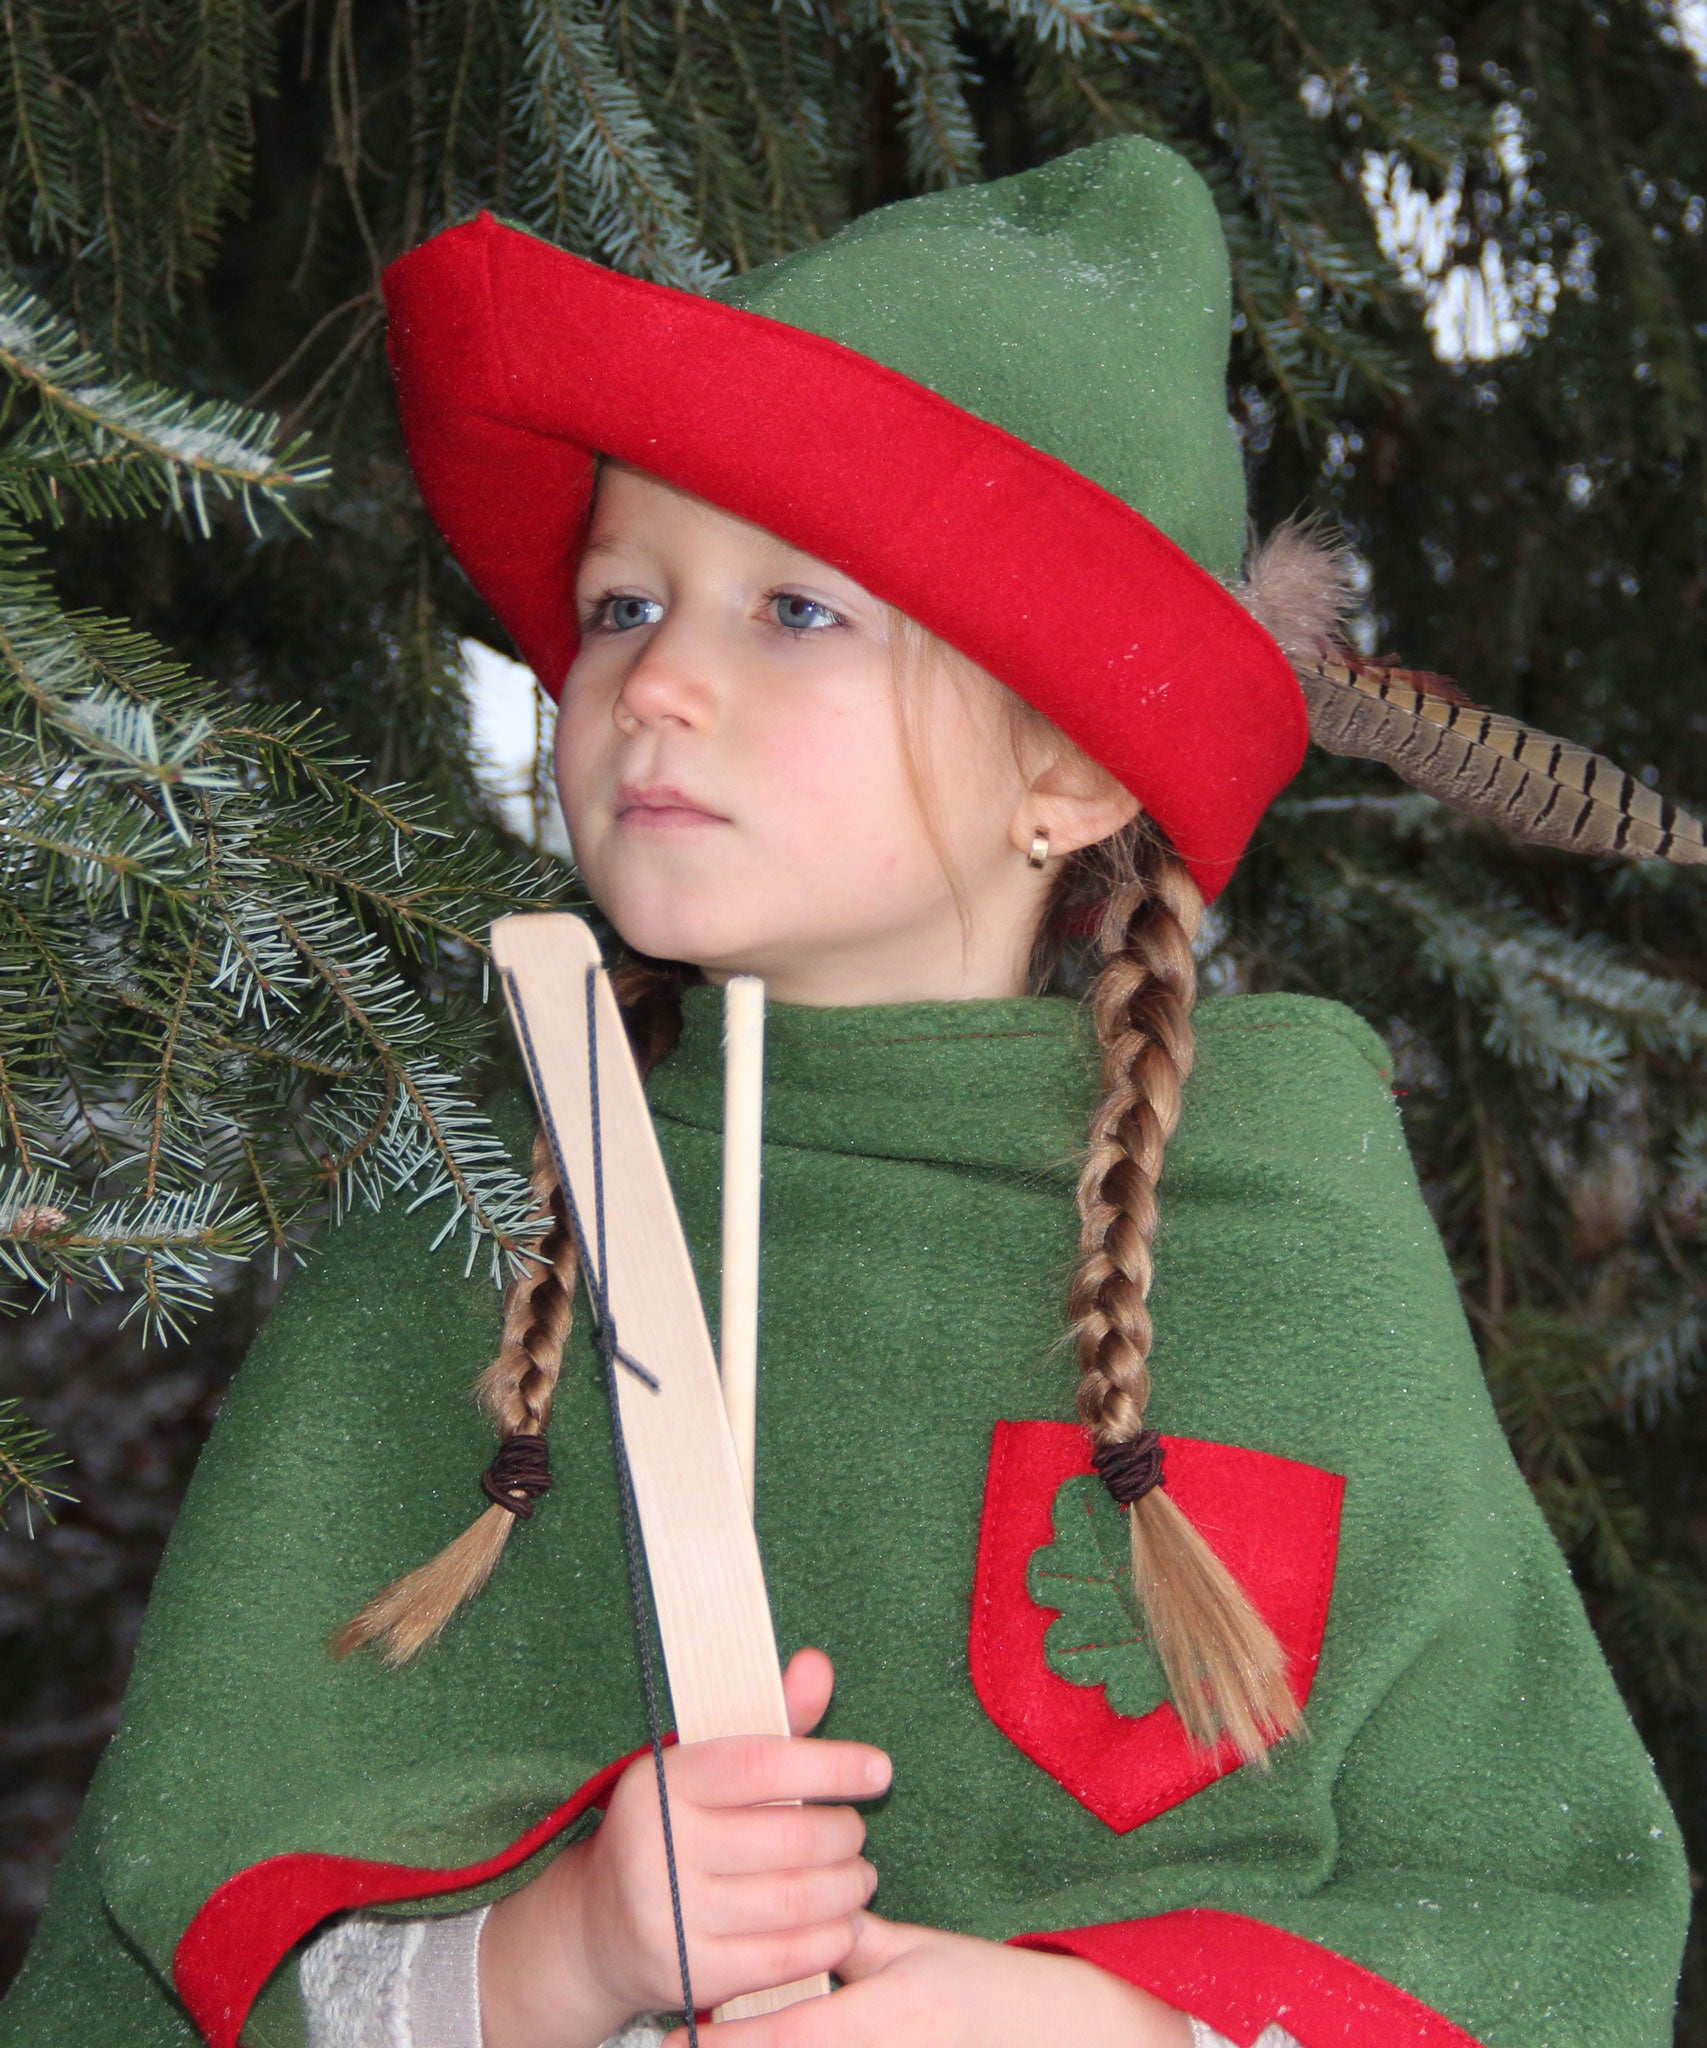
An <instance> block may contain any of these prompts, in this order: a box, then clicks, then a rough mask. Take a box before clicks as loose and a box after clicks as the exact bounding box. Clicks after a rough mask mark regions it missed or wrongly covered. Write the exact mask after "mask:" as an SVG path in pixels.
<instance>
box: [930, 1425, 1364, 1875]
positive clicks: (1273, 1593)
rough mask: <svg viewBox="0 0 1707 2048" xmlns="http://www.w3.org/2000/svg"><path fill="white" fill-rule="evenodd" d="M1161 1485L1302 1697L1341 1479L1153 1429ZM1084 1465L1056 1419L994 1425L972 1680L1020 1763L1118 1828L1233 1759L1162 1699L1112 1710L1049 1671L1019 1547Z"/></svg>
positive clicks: (1329, 1566) (1329, 1563) (1077, 1434)
mask: <svg viewBox="0 0 1707 2048" xmlns="http://www.w3.org/2000/svg"><path fill="white" fill-rule="evenodd" d="M1163 1443H1164V1444H1165V1445H1166V1448H1167V1473H1168V1476H1167V1488H1168V1492H1169V1494H1170V1495H1171V1496H1172V1497H1173V1500H1174V1502H1175V1504H1176V1506H1178V1507H1179V1508H1181V1509H1183V1511H1184V1512H1185V1513H1186V1514H1187V1515H1189V1516H1190V1518H1191V1520H1192V1522H1193V1523H1194V1524H1195V1525H1196V1527H1197V1529H1198V1531H1199V1533H1200V1534H1201V1535H1202V1536H1203V1538H1204V1540H1205V1541H1206V1542H1207V1543H1208V1544H1209V1546H1210V1548H1211V1549H1212V1550H1213V1551H1214V1552H1215V1554H1216V1556H1217V1557H1219V1558H1220V1560H1221V1562H1222V1563H1223V1564H1224V1565H1226V1567H1227V1569H1228V1570H1229V1571H1230V1572H1231V1573H1232V1574H1233V1576H1234V1578H1236V1579H1237V1580H1238V1582H1239V1584H1240V1585H1241V1586H1243V1587H1244V1589H1245V1592H1246V1593H1247V1594H1248V1595H1249V1597H1250V1599H1251V1601H1252V1602H1253V1604H1254V1605H1255V1606H1256V1608H1257V1611H1258V1612H1259V1613H1260V1614H1261V1615H1262V1617H1263V1619H1264V1620H1265V1621H1266V1622H1267V1623H1268V1625H1269V1627H1270V1628H1272V1629H1273V1630H1274V1632H1275V1634H1276V1635H1277V1636H1278V1637H1279V1638H1280V1641H1281V1644H1282V1646H1283V1647H1284V1649H1285V1650H1286V1652H1287V1657H1288V1667H1287V1670H1288V1676H1289V1678H1290V1679H1291V1682H1292V1690H1293V1693H1294V1695H1295V1696H1296V1698H1297V1699H1298V1700H1299V1701H1300V1702H1302V1701H1305V1700H1307V1699H1308V1698H1309V1694H1310V1687H1311V1685H1312V1683H1313V1682H1314V1680H1315V1676H1316V1666H1317V1664H1318V1662H1319V1661H1320V1659H1321V1654H1322V1636H1323V1632H1324V1631H1325V1629H1326V1627H1327V1621H1328V1606H1329V1603H1330V1601H1331V1600H1332V1597H1333V1588H1334V1567H1335V1564H1336V1562H1337V1560H1338V1557H1339V1527H1340V1507H1341V1503H1342V1502H1343V1500H1344V1498H1345V1481H1344V1480H1343V1479H1342V1478H1341V1477H1340V1476H1339V1475H1338V1473H1335V1472H1324V1471H1322V1470H1321V1469H1320V1467H1318V1466H1315V1465H1305V1464H1301V1463H1299V1461H1298V1460H1297V1459H1294V1458H1279V1457H1275V1456H1273V1455H1272V1454H1271V1453H1270V1452H1267V1451H1252V1450H1246V1449H1244V1448H1242V1447H1241V1446H1239V1445H1237V1444H1217V1443H1203V1442H1199V1441H1198V1440H1196V1439H1195V1438H1192V1437H1177V1436H1174V1437H1164V1438H1163ZM1094 1470H1095V1467H1094V1466H1093V1465H1092V1463H1091V1446H1090V1439H1089V1437H1088V1436H1087V1435H1086V1434H1085V1432H1084V1431H1083V1430H1082V1429H1080V1428H1079V1427H1078V1426H1077V1425H1076V1424H1074V1423H1069V1422H998V1423H997V1424H996V1431H995V1437H994V1440H993V1441H992V1443H991V1446H990V1470H989V1478H988V1480H987V1482H986V1486H985V1492H984V1521H983V1527H982V1529H981V1530H980V1532H979V1538H978V1572H977V1578H976V1580H975V1582H974V1586H973V1594H972V1638H971V1645H970V1648H971V1665H972V1683H973V1685H974V1687H975V1688H976V1689H977V1693H978V1697H979V1699H980V1700H981V1701H982V1702H983V1706H984V1711H985V1712H986V1713H987V1714H988V1715H989V1716H990V1718H991V1720H992V1721H994V1722H995V1724H996V1726H997V1727H998V1728H1000V1729H1001V1730H1002V1732H1003V1734H1004V1735H1006V1736H1008V1738H1009V1739H1010V1740H1011V1741H1013V1742H1014V1743H1016V1744H1017V1745H1018V1746H1019V1747H1020V1748H1021V1749H1022V1750H1024V1752H1025V1753H1026V1755H1027V1756H1028V1757H1030V1758H1031V1760H1032V1762H1033V1763H1035V1764H1038V1765H1040V1766H1041V1767H1042V1768H1043V1769H1044V1770H1046V1771H1047V1772H1048V1773H1049V1775H1050V1776H1051V1777H1052V1778H1054V1779H1056V1780H1057V1781H1058V1782H1059V1783H1060V1784H1062V1785H1063V1786H1065V1787H1066V1789H1067V1790H1068V1791H1069V1792H1071V1793H1072V1795H1073V1797H1074V1798H1075V1799H1077V1800H1078V1801H1079V1803H1080V1804H1081V1805H1082V1806H1086V1807H1088V1808H1089V1809H1090V1811H1091V1812H1092V1813H1094V1814H1095V1815H1096V1816H1097V1818H1098V1819H1099V1820H1101V1821H1105V1822H1106V1823H1107V1824H1108V1826H1109V1827H1111V1828H1114V1829H1116V1830H1117V1831H1119V1832H1120V1833H1122V1834H1124V1833H1125V1832H1126V1831H1127V1830H1128V1829H1130V1828H1135V1827H1138V1826H1139V1825H1140V1824H1141V1823H1142V1822H1144V1821H1147V1820H1152V1819H1154V1818H1155V1816H1156V1815H1157V1814H1158V1813H1162V1812H1165V1811H1166V1809H1167V1808H1168V1807H1170V1806H1177V1805H1178V1804H1179V1803H1180V1801H1181V1800H1184V1799H1189V1798H1190V1797H1191V1796H1192V1794H1193V1793H1194V1792H1201V1791H1202V1790H1203V1788H1204V1787H1205V1786H1206V1785H1211V1784H1213V1783H1214V1782H1215V1780H1216V1779H1217V1778H1221V1777H1225V1776H1226V1775H1227V1773H1228V1772H1229V1771H1235V1770H1237V1769H1239V1767H1240V1763H1241V1759H1240V1756H1239V1752H1238V1750H1237V1749H1235V1748H1234V1746H1233V1744H1232V1743H1231V1742H1223V1743H1221V1744H1220V1745H1219V1747H1217V1748H1215V1749H1212V1750H1203V1749H1199V1748H1198V1747H1197V1745H1196V1744H1195V1743H1194V1742H1193V1741H1192V1739H1191V1737H1190V1736H1189V1735H1188V1734H1187V1733H1186V1730H1185V1724H1184V1722H1183V1721H1181V1719H1180V1717H1179V1714H1178V1712H1177V1711H1176V1710H1175V1708H1174V1707H1173V1706H1172V1704H1171V1703H1170V1704H1167V1705H1163V1706H1160V1707H1157V1708H1155V1709H1154V1711H1153V1712H1151V1713H1148V1714H1140V1715H1136V1716H1133V1715H1127V1714H1117V1713H1116V1712H1115V1711H1114V1709H1113V1708H1112V1707H1111V1706H1110V1705H1109V1704H1108V1696H1107V1694H1106V1693H1105V1691H1104V1689H1103V1688H1102V1687H1101V1686H1100V1685H1096V1686H1088V1685H1074V1684H1072V1683H1071V1681H1070V1680H1068V1679H1065V1678H1060V1677H1057V1675H1056V1674H1055V1673H1054V1672H1053V1671H1051V1670H1050V1669H1049V1666H1048V1663H1047V1662H1046V1660H1045V1656H1044V1637H1045V1636H1046V1635H1047V1634H1048V1632H1049V1625H1050V1623H1051V1622H1052V1621H1053V1620H1054V1619H1055V1616H1056V1613H1057V1612H1058V1610H1057V1609H1055V1608H1051V1607H1040V1606H1038V1605H1037V1603H1036V1602H1035V1601H1034V1600H1033V1599H1032V1597H1031V1594H1030V1592H1029V1590H1028V1589H1027V1584H1026V1577H1027V1569H1028V1567H1029V1565H1030V1563H1031V1559H1032V1556H1033V1555H1034V1553H1035V1552H1036V1551H1038V1550H1040V1549H1041V1548H1042V1547H1043V1546H1044V1545H1045V1544H1046V1543H1048V1542H1050V1541H1051V1540H1052V1538H1053V1535H1054V1508H1055V1496H1056V1495H1057V1493H1059V1492H1060V1490H1061V1487H1062V1485H1063V1484H1064V1483H1065V1481H1067V1480H1068V1479H1071V1478H1075V1477H1077V1476H1078V1475H1080V1474H1082V1473H1089V1472H1092V1471H1094Z"/></svg>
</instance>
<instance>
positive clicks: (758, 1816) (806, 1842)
mask: <svg viewBox="0 0 1707 2048" xmlns="http://www.w3.org/2000/svg"><path fill="white" fill-rule="evenodd" d="M701 1843H702V1849H701V1859H700V1860H701V1865H702V1867H703V1868H704V1869H705V1871H706V1872H707V1873H708V1874H709V1875H711V1876H714V1877H748V1876H753V1875H756V1874H757V1873H759V1872H762V1871H775V1870H809V1869H822V1868H825V1867H827V1866H829V1865H831V1864H836V1863H846V1862H848V1861H850V1860H851V1859H852V1858H854V1857H857V1856H858V1855H859V1852H860V1850H861V1849H862V1848H864V1846H865V1821H864V1819H863V1818H862V1817H861V1816H860V1815H859V1814H857V1813H856V1812H855V1811H854V1810H853V1808H852V1807H851V1806H755V1807H750V1808H748V1809H746V1810H744V1811H743V1810H740V1809H737V1810H735V1811H733V1812H727V1811H726V1812H722V1813H719V1814H718V1815H717V1816H716V1819H715V1822H714V1823H712V1824H710V1825H709V1826H708V1827H707V1829H706V1830H705V1832H704V1833H703V1835H702V1836H701Z"/></svg>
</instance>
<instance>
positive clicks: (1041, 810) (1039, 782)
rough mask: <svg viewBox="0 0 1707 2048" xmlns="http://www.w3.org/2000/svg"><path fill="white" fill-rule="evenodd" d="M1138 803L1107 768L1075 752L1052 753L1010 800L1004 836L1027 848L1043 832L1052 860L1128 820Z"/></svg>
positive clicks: (1092, 842)
mask: <svg viewBox="0 0 1707 2048" xmlns="http://www.w3.org/2000/svg"><path fill="white" fill-rule="evenodd" d="M1140 808H1141V806H1140V804H1139V802H1138V799H1137V798H1136V797H1135V796H1134V795H1133V794H1132V792H1131V791H1130V790H1128V789H1123V788H1122V787H1121V786H1120V784H1119V783H1118V782H1116V781H1115V779H1114V777H1113V776H1112V775H1110V774H1109V772H1108V770H1107V769H1106V768H1099V767H1098V766H1097V764H1096V763H1095V762H1094V761H1088V760H1086V759H1085V757H1084V755H1082V754H1079V753H1076V752H1075V753H1071V754H1064V755H1057V756H1056V757H1055V758H1054V759H1053V760H1051V761H1050V762H1049V763H1048V764H1047V765H1046V766H1044V767H1043V768H1041V769H1039V771H1038V772H1037V773H1036V774H1035V775H1034V776H1033V777H1032V779H1031V783H1030V786H1029V787H1028V788H1027V790H1026V792H1025V794H1024V796H1022V797H1021V798H1020V800H1019V802H1018V804H1016V805H1015V807H1014V812H1013V816H1012V817H1011V818H1010V819H1009V821H1008V838H1009V839H1010V840H1011V841H1012V842H1013V844H1014V845H1015V846H1016V847H1017V848H1018V849H1019V851H1020V852H1021V853H1029V852H1030V851H1031V844H1032V841H1033V840H1034V839H1035V838H1036V837H1037V835H1038V833H1040V832H1046V833H1048V835H1049V858H1050V859H1051V860H1057V859H1059V858H1061V857H1062V856H1064V855H1066V854H1069V853H1077V852H1078V851H1079V849H1080V848H1081V847H1083V846H1094V845H1095V844H1096V842H1097V841H1098V840H1099V839H1107V838H1108V837H1109V835H1110V834H1111V833H1114V832H1118V831H1119V830H1120V828H1121V827H1122V826H1123V825H1130V824H1131V822H1132V820H1133V819H1134V818H1135V817H1137V815H1138V812H1139V810H1140Z"/></svg>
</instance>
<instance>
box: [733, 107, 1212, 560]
mask: <svg viewBox="0 0 1707 2048" xmlns="http://www.w3.org/2000/svg"><path fill="white" fill-rule="evenodd" d="M711 296H712V297H713V298H718V299H723V300H725V301H727V302H728V303H729V304H730V305H734V306H741V307H743V308H745V309H746V310H747V311H749V312H753V313H763V314H765V315H766V316H767V317H768V318H770V319H772V320H781V321H784V322H786V323H787V324H788V325H789V326H791V327H804V328H807V329H809V330H810V331H811V332H813V333H815V334H826V335H828V336H829V337H830V338H831V339H832V340H834V341H840V342H843V343H845V344H846V346H847V347H849V348H852V349H857V350H858V351H859V353H860V354H861V355H866V356H871V357H872V358H873V359H874V360H875V361H877V362H880V363H886V364H887V365H888V366H889V368H890V369H892V370H899V371H900V372H901V373H902V374H903V375H904V376H907V377H911V378H912V379H913V380H914V381H915V382H916V383H919V384H924V385H928V386H929V387H930V389H931V390H933V391H936V392H939V393H940V394H941V395H942V396H943V397H944V398H947V399H950V400H952V402H953V403H954V404H956V405H958V406H960V407H962V408H963V409H964V410H965V411H967V412H970V413H976V414H977V416H978V417H979V418H980V419H984V420H988V421H990V422H991V424H992V425H994V426H998V427H1005V428H1006V429H1007V431H1008V432H1009V433H1010V434H1017V435H1018V436H1019V438H1020V439H1021V440H1022V441H1029V442H1030V443H1031V445H1032V446H1033V447H1034V448H1042V449H1045V450H1047V451H1048V453H1049V454H1051V455H1055V456H1058V457H1059V458H1060V459H1061V460H1062V461H1063V462H1065V463H1068V464H1069V465H1070V466H1071V467H1072V468H1074V469H1076V470H1078V471H1080V472H1081V474H1083V475H1085V476H1088V477H1092V478H1094V479H1095V480H1096V482H1098V483H1099V484H1101V485H1102V486H1103V487H1104V489H1105V490H1110V491H1112V492H1113V493H1114V494H1115V496H1116V497H1117V498H1124V499H1125V500H1126V502H1127V503H1128V504H1129V505H1133V506H1135V507H1136V508H1137V509H1138V510H1139V511H1140V512H1142V513H1143V514H1144V516H1145V517H1146V518H1147V519H1149V520H1150V521H1151V522H1152V523H1153V524H1154V525H1156V526H1159V527H1160V528H1161V529H1162V531H1163V532H1164V533H1165V534H1166V535H1167V536H1168V538H1169V539H1170V540H1172V541H1174V542H1175V543H1177V545H1178V546H1180V547H1182V548H1184V550H1185V551H1186V553H1187V554H1188V555H1190V556H1192V557H1193V558H1194V559H1195V560H1196V561H1198V562H1199V563H1201V564H1202V566H1203V567H1204V568H1206V569H1208V570H1210V571H1211V572H1212V573H1213V574H1215V575H1217V576H1221V577H1232V576H1235V575H1237V574H1238V571H1239V565H1240V563H1241V562H1242V560H1243V559H1244V547H1245V517H1246V512H1245V475H1244V462H1243V458H1242V456H1241V455H1240V452H1239V446H1238V442H1237V440H1236V439H1235V438H1234V434H1233V429H1232V426H1231V424H1230V422H1229V421H1228V418H1227V391H1226V382H1225V378H1224V376H1223V369H1224V366H1225V364H1226V361H1227V344H1228V335H1229V326H1228V322H1229V318H1230V311H1231V309H1230V304H1229V280H1228V269H1227V245H1226V241H1225V238H1224V236H1223V234H1222V230H1221V222H1220V218H1219V216H1218V215H1217V213H1216V210H1215V202H1214V200H1213V199H1212V198H1211V197H1210V193H1209V188H1208V186H1207V185H1205V184H1204V182H1203V180H1202V179H1201V178H1200V177H1199V176H1198V175H1197V173H1196V172H1195V171H1194V170H1193V169H1192V168H1191V166H1190V165H1189V164H1188V163H1187V162H1186V161H1185V159H1184V158H1183V157H1181V156H1178V155H1176V154H1175V153H1174V151H1172V150H1170V149H1167V148H1165V147H1164V146H1163V145H1162V144H1161V143H1159V142H1152V141H1150V140H1149V139H1148V138H1146V137H1144V136H1139V135H1123V136H1116V137H1113V138H1111V139H1110V140H1109V141H1106V142H1101V143H1096V144H1093V145H1092V146H1091V147H1089V148H1087V149H1076V150H1073V151H1071V152H1070V153H1069V154H1067V155H1066V156H1061V157H1056V158H1055V159H1054V160H1053V161H1052V162H1050V163H1046V164H1042V165H1039V166H1038V167H1037V168H1036V169H1035V170H1031V171H1027V172H1024V173H1023V174H1022V175H1020V176H1018V177H1011V178H1002V179H999V180H996V181H994V182H992V183H990V184H987V185H956V186H953V187H952V188H950V189H949V190H947V191H943V192H930V193H926V194H925V195H924V196H923V197H922V198H918V199H905V200H899V201H897V202H895V203H894V204H892V205H889V206H884V207H880V208H878V209H876V210H875V211H873V212H871V213H867V214H863V215H862V216H861V217H860V218H859V219H858V220H856V221H854V222H853V223H852V224H851V225H850V226H848V227H845V228H843V229H842V230H841V232H840V233H839V234H837V235H836V236H835V237H834V238H833V239H831V240H829V241H827V242H821V243H815V244H813V245H812V246H811V247H810V248H806V249H802V250H799V251H797V252H796V253H795V254H793V255H791V256H784V257H780V258H779V259H778V260H777V261H776V262H774V263H768V264H765V265H763V266H761V267H760V268H759V269H757V270H750V271H747V272H746V273H745V274H744V275H742V276H740V277H736V278H731V279H730V280H729V281H728V282H726V283H724V284H720V285H717V286H714V287H713V289H712V294H711ZM1040 363H1047V364H1048V366H1049V370H1048V374H1047V375H1046V376H1045V375H1039V373H1038V365H1039V364H1040Z"/></svg>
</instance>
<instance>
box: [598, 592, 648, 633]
mask: <svg viewBox="0 0 1707 2048" xmlns="http://www.w3.org/2000/svg"><path fill="white" fill-rule="evenodd" d="M663 616H664V607H663V606H662V605H661V604H660V603H659V602H658V600H657V599H656V598H655V597H616V596H612V597H605V598H601V599H600V600H599V604H598V609H597V611H596V612H595V614H594V619H595V623H601V624H604V625H608V626H609V627H610V628H611V629H612V631H613V632H617V633H630V632H632V631H633V630H634V628H635V627H636V626H655V625H656V624H657V623H658V621H659V620H660V619H661V618H662V617H663Z"/></svg>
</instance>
